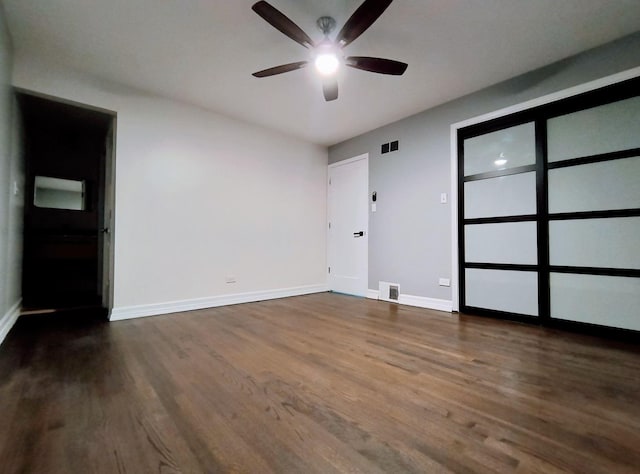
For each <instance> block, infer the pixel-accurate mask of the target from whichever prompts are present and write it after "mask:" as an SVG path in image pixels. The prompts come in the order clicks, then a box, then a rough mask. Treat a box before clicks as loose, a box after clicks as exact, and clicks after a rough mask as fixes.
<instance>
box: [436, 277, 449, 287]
mask: <svg viewBox="0 0 640 474" xmlns="http://www.w3.org/2000/svg"><path fill="white" fill-rule="evenodd" d="M438 284H439V285H440V286H451V280H449V279H448V278H440V280H438Z"/></svg>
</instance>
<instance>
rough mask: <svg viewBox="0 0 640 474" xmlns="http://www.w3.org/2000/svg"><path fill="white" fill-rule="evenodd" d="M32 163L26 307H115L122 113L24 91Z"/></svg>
mask: <svg viewBox="0 0 640 474" xmlns="http://www.w3.org/2000/svg"><path fill="white" fill-rule="evenodd" d="M17 99H18V105H19V110H20V115H21V118H22V138H23V150H24V165H25V202H24V241H23V264H22V265H23V268H22V270H23V271H22V302H23V303H22V306H23V314H25V313H27V314H28V313H34V312H35V313H38V312H52V311H61V310H65V311H66V310H72V309H78V308H84V309H89V308H90V309H96V310H100V309H108V308H109V307H110V305H111V303H110V301H111V295H110V293H111V288H110V287H111V284H110V282H111V272H112V263H111V260H112V256H111V232H110V229H111V228H112V222H113V205H112V201H113V173H112V168H113V164H114V163H113V162H114V159H113V156H112V155H113V150H114V146H113V143H114V134H115V115H114V114H112V113H108V112H105V111H100V110H96V109H92V108H87V107H82V106H78V105H72V104H69V103H65V102H59V101H55V100H51V99H49V98H43V97H40V96H36V95H32V94H29V93H27V92H22V91H20V92H18V93H17Z"/></svg>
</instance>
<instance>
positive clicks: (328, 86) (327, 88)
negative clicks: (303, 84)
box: [322, 79, 338, 102]
mask: <svg viewBox="0 0 640 474" xmlns="http://www.w3.org/2000/svg"><path fill="white" fill-rule="evenodd" d="M322 92H323V93H324V100H326V101H327V102H331V101H332V100H336V99H337V98H338V81H337V79H325V81H324V82H323V83H322Z"/></svg>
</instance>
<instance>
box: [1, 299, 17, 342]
mask: <svg viewBox="0 0 640 474" xmlns="http://www.w3.org/2000/svg"><path fill="white" fill-rule="evenodd" d="M21 306H22V298H20V299H19V300H18V302H17V303H16V304H14V305H13V306H12V307H11V308H9V311H7V312H6V313H5V314H3V315H2V316H0V344H2V341H4V338H5V337H7V334H9V331H11V328H12V327H13V325H14V324H15V323H16V321H17V320H18V316H20V307H21Z"/></svg>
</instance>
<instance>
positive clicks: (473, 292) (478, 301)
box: [465, 268, 538, 316]
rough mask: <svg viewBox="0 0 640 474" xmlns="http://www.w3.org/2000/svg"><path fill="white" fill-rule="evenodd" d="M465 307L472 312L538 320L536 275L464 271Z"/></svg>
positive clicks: (507, 271) (469, 269) (503, 271)
mask: <svg viewBox="0 0 640 474" xmlns="http://www.w3.org/2000/svg"><path fill="white" fill-rule="evenodd" d="M465 285H466V287H465V304H466V305H467V306H472V307H475V308H484V309H491V310H496V311H504V312H507V313H515V314H522V315H527V316H538V273H537V272H521V271H511V270H485V269H479V268H467V269H466V270H465Z"/></svg>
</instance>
